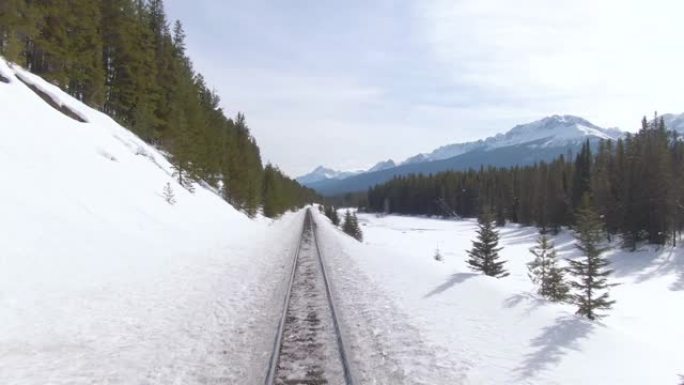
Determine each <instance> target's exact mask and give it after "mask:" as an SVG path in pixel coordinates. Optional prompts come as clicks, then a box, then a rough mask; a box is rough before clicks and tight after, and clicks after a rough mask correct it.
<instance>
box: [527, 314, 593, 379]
mask: <svg viewBox="0 0 684 385" xmlns="http://www.w3.org/2000/svg"><path fill="white" fill-rule="evenodd" d="M594 327H595V324H594V323H592V322H590V321H588V320H585V319H583V318H580V317H577V316H574V315H565V316H562V317H559V318H557V319H556V320H555V322H554V323H553V324H552V325H550V326H547V327H546V328H544V330H542V333H541V334H540V335H539V336H537V337H535V338H534V339H533V340H532V341H531V344H530V346H531V347H532V348H535V349H536V350H535V351H533V352H531V353H528V354H526V355H525V361H523V363H522V364H521V365H520V366H519V367H517V368H516V369H515V371H516V372H519V379H520V380H523V379H526V378H529V377H532V376H534V375H535V374H537V373H538V372H540V371H542V370H544V369H547V368H550V367H553V366H555V365H557V364H558V363H559V362H560V361H561V360H562V358H563V356H564V355H565V354H566V353H567V352H568V350H576V351H579V350H580V349H579V346H578V342H579V341H580V340H581V339H584V338H587V337H588V336H589V334H591V331H592V329H593V328H594Z"/></svg>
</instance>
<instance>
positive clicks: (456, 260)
mask: <svg viewBox="0 0 684 385" xmlns="http://www.w3.org/2000/svg"><path fill="white" fill-rule="evenodd" d="M359 220H360V222H361V224H362V229H363V231H364V237H365V240H364V243H363V244H361V243H358V242H356V241H354V240H353V239H351V238H350V237H347V236H346V235H344V234H343V233H341V231H339V230H336V229H333V228H332V226H331V225H330V224H329V221H327V219H326V218H325V217H323V216H321V215H319V216H317V221H318V222H319V223H320V224H321V226H319V227H320V230H319V233H320V236H321V239H322V245H323V253H324V256H325V257H326V261H327V262H328V263H329V264H330V265H332V266H331V268H330V270H331V275H332V276H333V281H334V284H335V289H336V292H337V296H338V298H339V299H338V301H340V305H339V306H340V308H341V310H340V313H341V314H342V318H343V323H344V325H345V328H346V330H347V334H348V338H349V339H350V340H351V341H352V342H353V343H352V349H351V350H352V356H353V357H354V364H355V365H356V368H357V370H358V371H359V372H360V377H362V378H363V380H364V381H362V383H364V384H366V383H368V384H388V383H411V384H433V385H434V384H457V383H464V384H621V385H624V384H678V383H680V382H682V380H683V379H684V378H682V377H681V376H680V375H682V374H684V354H683V353H682V351H681V350H682V349H681V348H682V346H681V345H682V341H684V328H683V327H682V325H684V307H683V306H682V304H684V250H682V249H680V248H676V249H672V248H665V249H661V250H654V249H652V248H644V250H642V251H639V252H636V253H629V252H624V251H621V250H614V251H612V252H611V259H612V261H613V266H612V267H613V268H614V269H615V274H614V277H613V279H614V282H616V283H620V286H617V287H614V288H612V291H611V295H612V297H613V298H614V299H616V300H617V303H616V305H615V307H614V310H612V311H611V312H610V313H609V315H608V316H607V317H606V318H604V319H602V320H601V321H598V322H590V321H587V320H585V319H582V318H579V317H577V316H575V315H574V312H575V308H574V307H573V306H572V305H568V304H553V303H549V302H546V301H544V300H542V299H540V298H539V297H538V296H537V295H536V294H534V287H533V286H532V283H531V282H530V280H529V278H528V277H527V269H526V263H527V262H529V261H530V260H531V257H532V255H531V254H530V253H529V251H528V249H529V248H530V247H531V246H532V245H533V244H534V241H535V238H536V236H537V234H536V232H535V229H532V228H521V227H518V226H512V225H511V226H507V227H505V228H503V229H501V235H502V242H501V245H503V246H504V249H503V251H502V252H501V253H502V255H503V257H504V258H505V259H507V260H508V261H509V262H508V264H507V268H508V269H509V271H510V272H511V275H510V276H509V277H506V278H502V279H495V278H489V277H484V276H480V275H476V274H474V273H472V272H471V271H470V270H469V269H468V268H467V267H466V264H465V262H464V260H465V256H466V252H465V250H466V249H468V248H470V246H471V243H470V241H471V239H472V238H474V236H475V228H476V223H475V222H474V221H472V220H467V221H447V220H438V219H428V218H414V217H402V216H385V217H378V216H375V215H369V214H361V215H360V216H359ZM555 242H556V247H557V250H558V251H559V255H560V257H561V258H572V257H574V256H577V254H578V253H577V252H576V250H575V248H574V244H573V239H572V237H571V236H570V234H568V233H561V234H560V235H559V236H558V237H556V238H555ZM437 247H439V249H440V251H441V253H442V255H443V256H444V261H443V262H438V261H435V260H434V259H433V256H434V252H435V249H436V248H437Z"/></svg>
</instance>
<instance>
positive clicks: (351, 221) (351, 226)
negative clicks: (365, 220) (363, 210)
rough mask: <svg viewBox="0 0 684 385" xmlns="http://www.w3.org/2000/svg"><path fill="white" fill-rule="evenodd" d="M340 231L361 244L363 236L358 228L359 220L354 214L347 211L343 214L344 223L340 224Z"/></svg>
mask: <svg viewBox="0 0 684 385" xmlns="http://www.w3.org/2000/svg"><path fill="white" fill-rule="evenodd" d="M342 231H344V232H345V233H346V234H348V235H349V236H352V237H354V238H355V239H356V240H357V241H359V242H361V241H362V240H363V234H362V233H361V229H360V228H359V220H358V218H357V217H356V213H352V212H351V211H350V210H347V211H346V213H345V214H344V223H343V224H342Z"/></svg>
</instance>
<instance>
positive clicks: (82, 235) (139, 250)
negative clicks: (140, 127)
mask: <svg viewBox="0 0 684 385" xmlns="http://www.w3.org/2000/svg"><path fill="white" fill-rule="evenodd" d="M0 73H1V74H2V76H3V77H5V78H7V79H9V80H10V82H9V83H5V82H0V175H2V178H3V181H4V182H3V188H2V189H0V383H2V384H45V383H51V384H79V383H82V384H94V383H95V384H102V383H107V384H132V383H145V384H171V383H178V384H192V383H257V382H259V381H261V378H263V375H264V373H265V367H266V364H267V362H268V356H267V355H268V353H269V352H270V350H269V349H270V347H271V346H270V344H271V343H272V335H273V333H274V330H275V322H276V319H277V314H272V313H274V310H275V311H276V312H277V310H278V306H274V303H277V301H279V300H280V298H275V297H278V296H279V294H277V293H278V292H279V291H278V289H279V288H280V287H281V286H280V285H282V284H283V281H284V277H285V276H286V274H284V271H285V270H286V268H287V266H286V265H287V264H288V263H289V261H290V258H289V257H290V255H291V253H292V248H293V247H295V246H296V240H297V239H296V237H297V235H298V234H297V232H293V231H292V227H293V226H294V225H295V224H297V223H301V222H300V221H301V220H302V219H301V214H290V215H288V216H286V217H285V218H284V219H282V220H281V221H278V222H271V221H270V220H267V219H264V218H260V219H257V220H250V219H248V218H247V217H246V216H245V215H243V214H242V213H241V212H238V211H236V210H235V209H234V208H232V207H231V206H230V205H228V204H226V203H225V202H224V201H223V200H222V199H220V198H219V197H218V196H217V195H215V194H214V193H213V192H212V191H209V190H207V189H204V188H202V187H199V186H198V188H197V189H196V191H195V193H194V194H192V193H190V192H188V191H186V190H185V189H183V188H182V187H181V186H179V185H178V184H177V183H176V182H175V181H174V179H173V177H172V175H171V167H170V165H169V163H168V162H167V161H166V159H165V158H164V156H163V155H162V154H160V153H159V152H158V151H156V150H155V149H154V148H152V147H150V146H148V145H147V144H145V143H144V142H142V141H141V140H140V139H139V138H137V137H136V136H135V135H133V134H132V133H131V132H129V131H127V130H126V129H124V128H122V127H121V126H119V125H118V124H116V123H115V122H114V121H113V120H112V119H110V118H109V117H107V116H106V115H104V114H101V113H99V112H98V111H95V110H93V109H90V108H88V107H87V106H85V105H83V104H82V103H80V102H78V101H77V100H75V99H73V98H71V97H70V96H68V95H67V94H65V93H63V92H62V91H61V90H59V89H58V88H57V87H54V86H53V85H51V84H48V83H47V82H45V81H43V80H42V79H41V78H39V77H37V76H34V75H32V74H30V73H28V72H26V71H24V70H22V69H20V68H16V67H15V68H10V67H9V66H8V65H7V63H5V62H4V61H3V60H2V59H0ZM15 74H18V75H20V76H21V77H22V78H23V79H24V80H25V82H27V83H30V84H32V85H33V86H34V87H36V88H37V89H39V90H40V91H41V92H42V93H44V94H45V95H49V97H50V98H51V99H52V101H53V102H54V103H53V104H55V105H58V106H64V107H68V109H69V110H71V111H73V112H74V114H76V115H77V116H80V117H82V118H83V120H85V121H87V122H79V121H77V120H74V119H73V118H72V117H69V116H67V115H65V114H63V113H62V112H60V111H58V110H57V109H55V108H53V107H52V106H50V105H49V104H48V103H46V102H45V101H44V100H43V99H41V97H40V96H39V95H38V94H36V93H35V92H34V91H32V90H31V89H30V88H29V87H28V86H27V85H26V84H25V82H22V81H18V80H17V77H16V76H15ZM167 183H168V184H170V186H171V188H172V190H173V194H174V195H175V200H176V203H175V204H173V205H171V204H169V203H167V201H166V200H165V199H164V187H165V186H166V185H167ZM274 301H275V302H274Z"/></svg>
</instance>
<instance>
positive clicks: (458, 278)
mask: <svg viewBox="0 0 684 385" xmlns="http://www.w3.org/2000/svg"><path fill="white" fill-rule="evenodd" d="M475 276H477V274H475V273H456V274H452V275H451V277H449V279H447V280H446V282H444V283H443V284H441V285H439V286H437V287H436V288H434V289H433V290H432V291H431V292H429V293H427V294H425V296H423V298H429V297H432V296H433V295H437V294H440V293H442V292H444V291H447V290H449V288H451V287H452V286H454V285H456V284H458V283H462V282H465V281H466V280H468V279H470V278H472V277H475Z"/></svg>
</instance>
